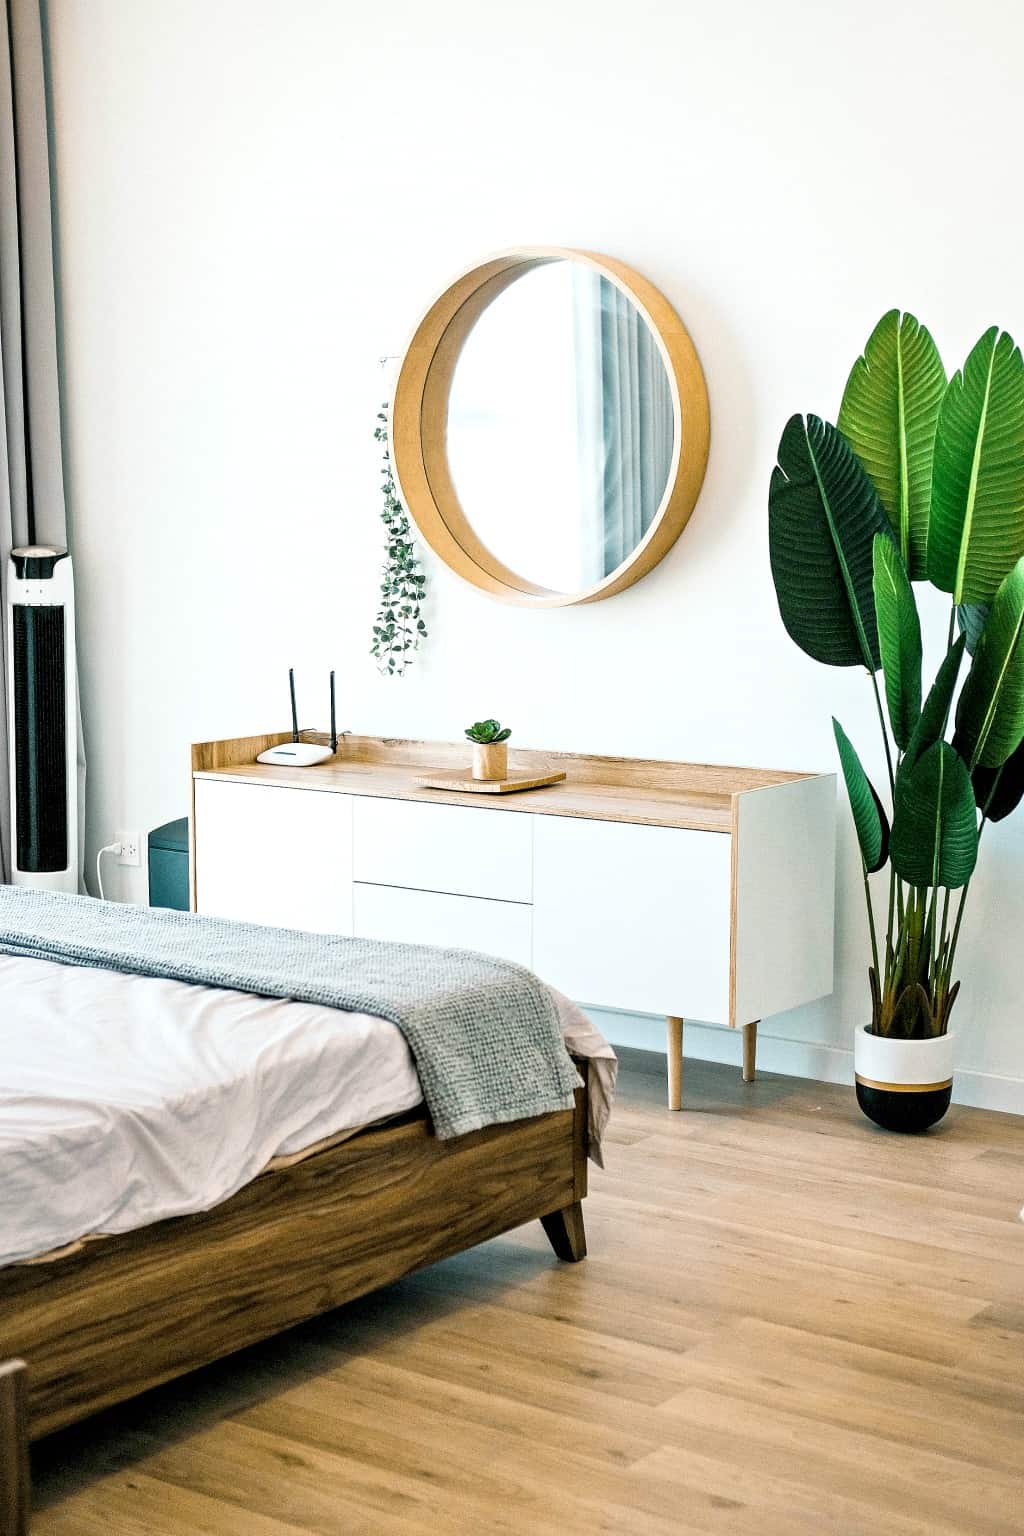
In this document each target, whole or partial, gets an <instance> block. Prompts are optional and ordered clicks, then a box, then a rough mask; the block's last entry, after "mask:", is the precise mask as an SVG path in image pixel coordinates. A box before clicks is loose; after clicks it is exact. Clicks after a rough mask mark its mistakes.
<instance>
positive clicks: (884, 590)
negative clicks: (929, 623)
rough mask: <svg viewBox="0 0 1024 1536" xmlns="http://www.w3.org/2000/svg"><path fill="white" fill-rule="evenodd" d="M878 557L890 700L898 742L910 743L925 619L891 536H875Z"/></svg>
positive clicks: (917, 709) (878, 604)
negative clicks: (918, 608)
mask: <svg viewBox="0 0 1024 1536" xmlns="http://www.w3.org/2000/svg"><path fill="white" fill-rule="evenodd" d="M873 557H874V592H875V613H876V615H877V618H878V646H879V650H880V651H881V655H882V669H883V671H884V673H885V699H886V703H887V704H888V706H889V719H890V721H891V723H892V734H893V737H894V738H895V741H896V745H897V746H898V747H900V748H905V747H906V746H907V745H908V743H909V741H910V738H911V735H912V734H913V730H914V727H915V726H916V725H917V722H918V720H919V719H920V716H921V621H920V619H919V618H918V616H917V604H916V603H915V601H914V589H913V587H912V586H911V585H910V578H909V577H908V575H907V568H906V566H905V565H904V563H903V557H902V555H901V554H900V552H899V550H898V549H897V548H896V545H895V544H894V543H893V541H892V539H890V538H886V537H885V535H884V534H878V535H876V537H875V543H874V550H873Z"/></svg>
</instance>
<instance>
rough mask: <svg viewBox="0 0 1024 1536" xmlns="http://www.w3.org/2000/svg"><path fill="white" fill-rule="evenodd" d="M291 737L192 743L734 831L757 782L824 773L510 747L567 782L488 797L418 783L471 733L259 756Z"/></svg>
mask: <svg viewBox="0 0 1024 1536" xmlns="http://www.w3.org/2000/svg"><path fill="white" fill-rule="evenodd" d="M303 736H304V739H305V740H307V741H321V742H324V741H325V740H326V738H325V737H323V736H322V735H318V734H317V733H316V732H313V731H306V732H303ZM289 739H290V738H289V735H288V733H287V732H281V731H279V732H277V733H274V734H271V735H267V736H244V737H238V738H236V739H235V740H232V741H208V742H200V743H198V744H197V745H195V746H193V748H192V771H193V773H194V774H195V776H196V777H197V778H217V779H230V780H234V781H236V782H239V783H245V784H250V783H259V784H277V785H281V786H283V787H286V788H290V789H309V790H319V791H320V792H321V793H323V792H328V793H331V792H333V793H335V794H348V795H369V796H376V797H379V798H381V799H388V800H413V801H417V802H419V803H420V804H423V805H431V804H433V805H470V806H475V807H476V808H477V809H481V808H482V809H485V810H489V811H492V810H493V811H509V812H512V813H513V814H514V813H515V812H517V811H519V812H522V811H527V812H532V813H533V814H535V815H547V816H579V817H583V818H585V819H587V820H590V821H628V822H634V823H639V824H640V825H646V826H653V827H683V828H690V829H694V830H697V831H701V832H726V833H730V832H731V831H732V828H733V814H734V800H735V799H736V798H737V797H738V796H740V795H743V794H745V793H746V792H748V791H749V790H756V789H766V788H768V787H770V786H772V785H776V784H787V783H791V782H792V781H794V780H797V779H807V778H815V777H817V775H815V774H810V773H786V772H783V771H781V770H778V769H772V768H725V767H718V766H715V765H712V764H707V763H673V762H659V761H656V760H646V759H641V758H629V757H595V756H579V755H574V754H572V753H567V752H536V751H527V750H523V751H513V750H511V749H510V751H509V762H510V765H511V766H512V767H515V768H534V767H539V766H541V765H544V766H550V767H551V768H559V769H562V770H564V772H565V775H566V778H565V780H564V781H563V782H562V783H560V784H553V785H551V786H550V787H549V788H545V789H531V790H524V791H523V792H522V793H521V794H514V795H481V794H473V793H458V792H453V791H450V790H438V789H425V788H424V787H423V786H421V785H420V784H418V783H417V782H416V780H417V778H419V777H422V776H423V775H424V774H426V773H440V772H448V773H451V772H453V771H455V770H457V769H459V768H462V767H464V766H465V765H466V764H467V763H468V762H469V761H470V757H471V752H472V747H471V744H470V743H469V742H468V741H467V742H464V743H463V742H436V741H435V742H430V741H402V740H400V739H390V738H387V737H377V736H346V737H345V738H344V739H343V741H342V742H341V744H340V746H339V748H338V752H337V755H336V756H335V757H333V758H331V759H329V760H328V761H327V762H326V763H321V764H319V765H318V766H317V767H315V768H279V767H276V766H274V765H271V764H267V763H257V762H256V757H257V756H258V754H259V753H260V752H263V751H266V749H267V748H268V747H273V746H277V745H278V744H279V743H280V742H283V741H288V740H289Z"/></svg>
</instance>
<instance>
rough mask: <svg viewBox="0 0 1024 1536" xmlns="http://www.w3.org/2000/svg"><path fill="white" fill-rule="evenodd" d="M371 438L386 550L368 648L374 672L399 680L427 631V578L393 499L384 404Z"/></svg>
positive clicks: (403, 515) (402, 511) (405, 519)
mask: <svg viewBox="0 0 1024 1536" xmlns="http://www.w3.org/2000/svg"><path fill="white" fill-rule="evenodd" d="M373 435H374V438H375V439H376V441H377V442H378V443H383V445H384V457H383V459H382V461H381V476H382V480H381V493H382V495H383V498H384V501H383V505H382V507H381V511H380V516H381V521H382V522H383V524H384V530H385V536H386V539H387V548H386V552H385V555H384V565H383V567H382V569H381V581H380V607H379V609H378V612H377V617H376V619H375V620H374V624H373V644H372V646H371V647H370V649H371V652H372V654H373V655H374V656H376V658H377V668H378V671H380V672H382V673H383V674H384V675H385V676H386V677H401V675H402V673H403V672H404V671H405V669H406V667H408V666H410V665H411V664H412V661H413V659H414V657H415V654H416V652H417V651H418V650H419V648H420V645H421V644H422V642H423V641H424V640H425V639H426V638H427V626H426V624H425V622H424V620H423V614H422V604H423V599H424V597H425V596H426V587H427V578H426V577H425V576H424V574H423V572H422V571H421V569H420V562H419V556H418V555H417V553H416V546H415V544H414V543H413V537H412V527H411V525H410V523H409V514H408V513H407V512H406V510H405V508H404V507H403V506H402V503H401V501H400V500H399V499H398V492H397V489H396V486H395V475H394V470H393V469H392V467H391V449H390V445H389V443H388V411H387V406H386V405H383V406H381V409H380V410H379V411H378V413H377V426H376V427H375V428H374V433H373Z"/></svg>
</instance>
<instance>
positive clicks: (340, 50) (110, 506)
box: [49, 0, 1024, 1110]
mask: <svg viewBox="0 0 1024 1536" xmlns="http://www.w3.org/2000/svg"><path fill="white" fill-rule="evenodd" d="M49 13H50V25H51V31H52V62H53V74H54V96H55V115H56V130H57V145H56V160H57V172H58V203H59V216H60V217H59V239H60V277H61V283H62V289H63V323H64V345H65V362H66V387H67V423H66V429H67V438H68V449H69V456H70V477H69V485H70V496H71V503H72V505H71V515H72V522H73V538H74V545H75V553H76V556H77V564H78V579H79V583H80V594H81V596H80V609H81V618H80V622H81V633H82V665H83V673H84V678H83V681H84V693H85V710H86V723H87V729H88V744H89V750H90V757H91V781H90V784H91V788H90V801H89V804H90V840H91V846H92V848H93V849H95V847H96V845H97V843H98V842H99V841H101V840H104V841H105V840H107V839H108V838H109V837H110V836H111V835H112V834H113V832H114V831H115V830H116V829H120V828H128V829H130V828H133V827H139V828H142V829H145V828H148V827H150V826H153V825H155V824H156V823H158V822H161V821H163V820H166V819H168V818H170V817H172V816H175V815H178V814H181V813H183V811H184V809H185V805H186V795H187V778H186V774H187V750H188V744H189V743H190V742H191V741H192V740H195V739H203V738H207V737H211V736H230V735H233V734H240V733H246V732H249V731H258V730H263V729H268V728H272V727H275V726H280V725H282V724H283V722H284V713H285V712H284V697H283V682H284V671H285V668H286V667H287V665H288V664H289V663H294V664H295V665H296V666H297V667H298V668H299V671H300V678H301V681H302V685H303V695H304V698H305V699H306V701H307V702H306V703H305V706H304V708H303V711H302V713H303V718H304V721H305V722H307V723H314V722H315V723H319V724H322V723H323V710H322V708H321V700H320V691H321V685H322V681H323V679H324V678H325V676H326V672H327V669H328V667H329V666H335V667H336V668H337V669H338V673H339V679H340V683H341V700H342V703H341V710H342V714H343V716H344V723H345V724H346V725H350V726H353V727H355V728H356V729H358V730H361V731H365V732H371V733H374V732H385V733H393V734H404V735H413V736H415V735H423V736H430V737H454V736H456V735H457V734H458V733H459V731H460V729H461V727H462V725H463V724H464V723H465V721H466V720H468V719H471V718H476V717H479V716H480V715H481V714H482V713H486V714H491V713H494V714H498V715H500V716H501V718H502V719H503V720H505V719H507V720H509V721H511V723H512V724H513V726H514V728H515V741H516V742H517V743H519V744H520V745H524V746H538V747H548V748H571V749H577V750H590V751H598V752H601V751H610V752H621V753H628V754H635V755H650V756H659V755H660V756H666V757H676V758H694V759H702V760H709V761H722V762H739V763H750V764H762V765H772V766H785V767H790V766H793V767H807V768H826V767H831V766H832V765H833V748H832V743H831V728H830V721H829V717H830V714H831V713H832V712H833V711H834V712H835V713H836V714H837V715H838V716H839V717H840V718H841V719H842V720H843V722H844V724H845V725H846V727H847V729H848V731H849V732H850V734H851V735H852V736H853V737H854V738H855V739H856V740H857V741H858V742H860V743H862V744H865V745H867V744H868V743H871V742H872V741H873V740H874V736H873V731H874V726H873V714H872V709H873V706H872V704H871V699H870V694H869V692H868V689H867V685H866V682H865V680H864V678H863V676H862V675H857V674H856V673H854V672H832V671H829V670H826V669H823V668H820V667H818V666H816V665H815V664H813V663H812V662H810V661H809V660H807V659H806V658H805V657H803V656H802V655H801V654H800V653H799V652H798V651H797V650H796V649H795V648H794V647H793V646H792V644H791V643H790V642H789V640H788V639H787V637H786V635H785V634H784V632H783V630H782V627H781V624H780V622H779V619H778V616H777V612H776V608H775V602H774V595H773V591H772V585H771V580H770V576H769V571H768V561H767V534H766V510H765V493H766V486H767V480H768V475H769V471H770V469H771V466H772V464H773V462H774V453H775V446H776V443H777V440H778V436H779V432H780V430H781V427H782V425H783V423H784V421H785V420H786V418H787V416H788V415H789V414H790V412H791V411H793V410H798V409H801V410H814V411H817V412H819V413H821V414H825V415H830V414H834V412H835V410H836V409H837V406H838V400H839V396H840V394H841V391H842V386H843V383H844V381H845V376H846V372H847V370H848V368H849V366H850V364H851V363H852V361H853V359H854V357H855V356H856V354H857V352H858V351H859V349H860V347H861V345H862V344H863V342H864V340H865V338H866V337H867V334H868V332H869V330H870V328H871V326H872V325H873V324H874V322H875V321H876V320H877V319H878V317H879V316H880V315H881V314H882V312H883V311H884V310H885V309H887V308H889V307H890V306H892V305H900V306H904V307H908V308H912V309H913V310H914V311H915V312H916V313H917V314H918V315H919V316H920V317H922V318H923V319H925V320H926V321H927V323H928V324H929V325H930V326H931V327H932V329H933V331H934V333H935V335H936V337H937V339H938V340H939V343H940V346H941V347H942V349H943V352H944V355H945V357H946V359H947V362H948V363H949V364H950V365H952V366H955V365H956V364H957V363H958V362H959V360H960V359H961V357H962V356H963V354H964V353H965V352H966V350H967V348H968V347H969V345H970V344H971V343H972V342H973V341H974V340H975V339H976V337H977V336H978V335H979V334H980V332H981V331H982V330H983V328H984V327H985V326H987V325H989V324H990V323H992V322H993V321H998V322H1000V323H1002V324H1003V325H1005V326H1007V327H1009V328H1010V329H1011V330H1016V331H1017V332H1018V333H1024V285H1022V281H1021V266H1022V263H1021V257H1022V243H1024V240H1022V237H1024V220H1022V216H1021V212H1020V209H1021V196H1020V187H1019V184H1020V174H1019V167H1020V147H1019V146H1020V132H1019V129H1020V116H1019V109H1018V80H1017V61H1018V60H1019V58H1020V57H1021V52H1022V48H1024V12H1022V11H1021V9H1020V7H1019V6H1017V5H1011V4H1010V3H1008V0H975V3H973V4H972V5H970V6H966V7H965V6H964V5H962V4H961V3H960V0H918V3H906V0H902V3H901V0H856V3H854V0H833V3H831V4H827V5H809V4H807V3H802V0H773V3H772V4H765V3H763V0H719V3H717V4H715V5H709V4H707V3H705V0H701V3H698V0H685V3H676V4H671V3H667V0H632V3H631V4H629V5H628V6H622V5H621V4H619V3H618V0H518V3H517V4H516V5H515V6H497V5H490V6H488V5H481V4H480V3H479V0H431V3H430V4H424V3H423V0H388V4H386V5H383V4H382V5H376V4H370V3H366V0H361V3H355V0H173V3H167V0H50V3H49ZM548 242H550V243H558V244H564V245H576V246H582V247H589V248H591V249H595V250H599V251H606V252H608V253H610V254H613V255H616V256H619V257H621V258H623V259H624V260H626V261H629V262H631V263H632V264H633V265H635V266H636V267H638V268H639V269H640V270H641V271H642V272H644V273H645V274H647V275H648V276H649V277H651V278H652V279H653V280H654V281H655V282H657V283H658V284H659V285H660V286H661V287H662V288H663V289H664V291H665V292H666V294H667V295H668V296H669V298H670V299H671V300H672V301H673V302H674V304H675V305H676V306H677V308H678V309H679V310H680V312H681V313H682V315H683V316H684V318H685V320H686V322H687V324H688V326H689V327H690V330H691V332H692V334H693V337H694V339H695V341H696V344H697V347H698V349H699V351H700V354H701V357H702V359H703V362H704V366H705V369H706V372H707V378H708V386H709V390H710V394H711V405H712V424H713V425H712V432H713V442H712V454H711V463H710V468H709V471H708V476H707V481H706V483H705V488H704V493H703V495H702V497H701V500H700V503H699V505H698V507H697V510H696V513H695V515H694V517H693V519H692V521H691V523H690V526H689V527H688V528H687V530H686V531H685V533H684V535H683V537H682V538H681V540H680V541H679V543H678V544H677V546H676V547H675V549H674V550H673V551H672V553H671V554H670V556H669V557H668V559H667V560H666V561H665V562H664V564H663V565H662V566H661V567H660V568H659V569H658V570H657V571H656V572H655V573H654V574H653V575H652V576H650V577H649V578H648V579H646V580H645V581H643V582H642V583H640V584H639V585H638V586H636V587H634V588H633V589H632V590H631V591H630V592H628V593H626V594H624V595H622V596H620V597H617V598H613V599H611V600H610V601H608V602H605V603H599V604H596V605H594V606H592V607H586V608H580V609H575V610H574V609H567V610H562V611H555V612H536V613H534V612H524V611H522V610H519V609H514V608H505V607H503V606H500V605H499V604H497V603H493V602H490V601H488V600H487V599H486V598H484V597H483V596H480V595H478V594H477V593H476V592H475V591H473V590H471V589H470V588H468V587H466V586H463V585H461V584H459V583H458V582H457V581H456V579H455V578H453V577H450V576H449V575H447V574H446V572H445V571H443V570H438V569H437V568H436V564H435V563H434V562H433V561H430V562H428V564H429V571H430V578H431V603H430V625H431V637H430V641H429V645H428V648H427V651H426V654H425V656H424V658H423V660H422V663H420V664H417V665H416V666H415V667H414V668H413V670H412V671H411V673H410V674H409V676H408V677H407V678H405V679H404V680H402V681H399V682H396V681H390V682H388V681H383V680H381V679H379V678H378V677H377V675H376V672H375V670H374V665H373V662H372V660H371V658H370V657H369V655H368V636H369V626H370V622H371V619H372V615H373V611H374V605H375V596H376V590H375V589H376V574H377V566H378V560H379V555H380V530H379V526H378V524H377V507H378V484H379V476H378V461H377V449H376V446H375V444H374V442H373V439H372V428H373V426H374V415H375V411H376V408H377V403H378V400H379V399H380V397H381V392H382V375H381V371H380V368H379V366H378V361H377V360H378V358H379V357H380V356H381V355H382V354H388V353H396V352H399V351H400V350H401V348H402V346H403V343H404V341H405V339H406V337H407V334H408V332H409V331H410V329H411V327H412V326H413V324H414V323H415V321H416V319H417V318H418V314H419V311H420V310H421V308H422V307H423V306H425V304H426V303H427V301H428V300H429V299H430V298H431V297H432V296H433V295H434V294H435V292H437V291H439V290H440V289H441V288H442V287H444V286H445V284H446V283H447V281H448V280H449V278H450V277H451V276H452V275H453V274H454V272H456V271H457V270H459V269H460V268H462V267H463V266H465V265H468V264H470V263H471V262H472V261H473V260H474V259H476V258H478V257H482V256H484V255H485V254H487V253H489V252H491V251H492V250H494V249H497V248H500V247H503V246H506V245H510V244H519V243H548ZM314 684H315V686H316V694H315V696H313V693H312V690H313V687H314ZM1022 843H1024V816H1022V817H1021V818H1020V819H1018V821H1017V823H1016V825H1014V824H1013V823H1010V824H1008V825H1005V826H1002V827H996V828H993V829H991V830H990V831H988V832H986V835H985V844H986V846H985V847H984V850H983V860H982V871H983V872H982V875H981V877H980V879H979V881H978V889H977V895H976V899H975V900H974V901H973V902H972V909H971V913H970V917H969V920H968V924H967V936H966V942H965V944H964V946H963V969H964V971H965V973H966V985H965V988H964V996H963V999H962V1001H961V1002H960V1003H959V1004H958V1008H957V1015H958V1029H959V1032H960V1036H961V1042H960V1061H961V1063H962V1065H963V1067H964V1068H965V1073H964V1075H963V1076H962V1077H961V1080H960V1089H959V1091H960V1093H961V1095H962V1096H963V1097H965V1098H968V1099H973V1100H974V1101H976V1102H982V1101H983V1102H987V1103H991V1104H994V1105H1000V1106H1002V1107H1007V1108H1009V1107H1015V1108H1017V1109H1020V1110H1024V1032H1022V1030H1021V1027H1020V1026H1021V1018H1020V1013H1021V1008H1020V986H1019V979H1018V978H1019V963H1020V956H1019V935H1020V933H1021V932H1022V929H1024V878H1022V871H1024V862H1022V853H1024V848H1022ZM120 889H121V892H122V894H125V895H129V896H140V897H141V896H142V894H143V892H144V885H143V884H142V882H141V880H140V879H134V880H129V881H125V882H124V883H122V885H121V887H120ZM839 921H840V929H839V984H838V989H837V992H836V995H835V997H834V998H833V999H832V1000H830V1001H829V1002H827V1003H823V1004H820V1005H818V1006H814V1007H810V1008H806V1009H803V1010H801V1011H800V1012H798V1013H795V1014H791V1015H788V1016H785V1017H782V1018H778V1019H775V1020H772V1021H770V1023H768V1024H766V1025H765V1026H763V1028H762V1039H763V1040H764V1041H765V1045H764V1047H763V1050H762V1059H763V1061H764V1064H765V1065H766V1066H782V1067H788V1068H791V1069H793V1070H801V1071H811V1072H815V1073H818V1074H820V1075H822V1076H826V1075H836V1076H844V1075H846V1076H847V1079H848V1074H849V1058H848V1055H847V1054H846V1053H847V1051H848V1047H849V1043H850V1035H851V1030H852V1028H853V1026H854V1024H855V1023H856V1022H857V1021H860V1020H862V1019H863V1018H864V1014H865V979H864V975H863V971H864V967H865V963H866V961H865V953H866V952H865V923H864V917H863V913H862V908H861V905H860V902H859V898H858V891H857V883H856V864H855V860H854V856H853V850H852V844H851V838H850V836H849V835H848V833H847V831H846V828H845V825H844V833H843V849H842V879H841V890H840V901H839ZM651 1029H653V1030H654V1034H653V1039H654V1040H655V1041H657V1040H660V1031H659V1030H658V1028H657V1026H656V1025H651V1024H646V1025H645V1024H644V1023H643V1022H642V1021H641V1022H638V1023H634V1024H632V1025H630V1024H629V1023H628V1022H622V1023H619V1024H616V1026H615V1027H614V1028H613V1031H612V1032H613V1034H616V1035H617V1037H618V1038H620V1039H622V1040H633V1041H641V1040H644V1039H645V1038H649V1036H648V1035H645V1031H650V1030H651ZM769 1036H771V1037H778V1038H777V1039H775V1038H772V1039H769V1038H768V1037H769ZM738 1044H739V1042H738V1040H736V1038H735V1037H732V1036H727V1035H724V1034H721V1033H714V1032H711V1031H707V1032H706V1033H705V1034H704V1035H703V1037H702V1038H696V1032H694V1031H691V1040H690V1048H691V1049H694V1048H696V1050H697V1052H700V1051H705V1052H707V1053H708V1054H713V1053H718V1052H722V1053H730V1052H732V1053H735V1054H736V1056H737V1059H738Z"/></svg>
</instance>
